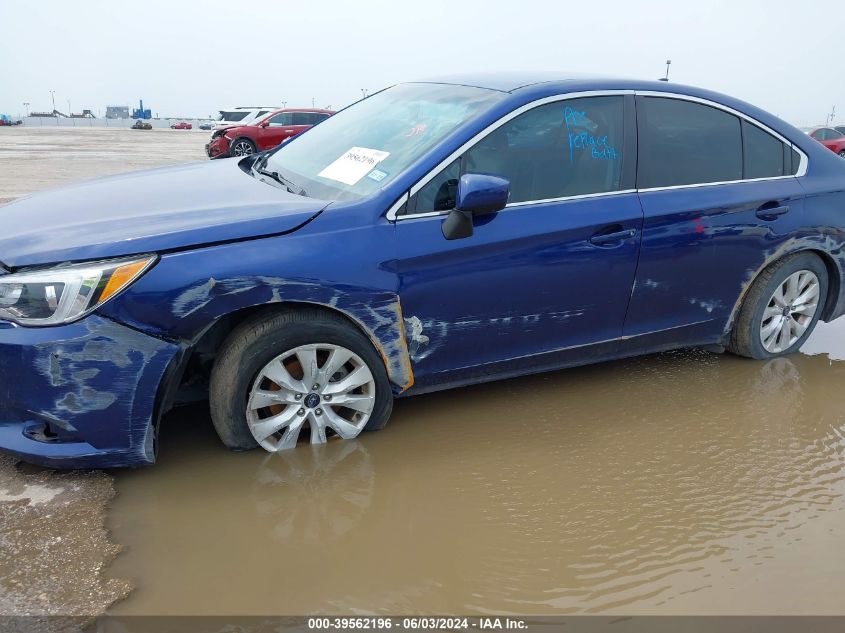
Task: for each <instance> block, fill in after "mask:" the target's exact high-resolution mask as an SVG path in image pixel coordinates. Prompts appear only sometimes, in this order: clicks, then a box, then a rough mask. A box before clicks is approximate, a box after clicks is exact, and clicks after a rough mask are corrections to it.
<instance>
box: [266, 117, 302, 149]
mask: <svg viewBox="0 0 845 633" xmlns="http://www.w3.org/2000/svg"><path fill="white" fill-rule="evenodd" d="M293 114H294V113H293V112H279V113H278V114H275V115H273V116H271V117H270V118H269V119H267V125H266V126H264V127H260V126H259V128H258V149H260V150H265V149H271V148H273V147H276V145H278V144H279V143H281V142H282V141H283V140H285V139H286V138H287V137H288V136H291V135H292V134H293Z"/></svg>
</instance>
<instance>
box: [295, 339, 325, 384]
mask: <svg viewBox="0 0 845 633" xmlns="http://www.w3.org/2000/svg"><path fill="white" fill-rule="evenodd" d="M296 357H297V358H298V359H299V364H300V365H302V382H303V383H305V389H306V390H307V391H310V390H311V387H312V386H313V385H314V383H315V382H316V381H317V376H318V375H319V373H318V371H317V350H316V349H314V348H313V347H306V348H304V349H300V350H299V351H297V352H296Z"/></svg>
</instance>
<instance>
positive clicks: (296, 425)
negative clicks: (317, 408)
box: [276, 415, 305, 451]
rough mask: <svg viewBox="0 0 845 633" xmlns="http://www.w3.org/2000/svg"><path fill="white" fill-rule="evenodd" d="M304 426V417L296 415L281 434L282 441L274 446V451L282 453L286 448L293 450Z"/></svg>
mask: <svg viewBox="0 0 845 633" xmlns="http://www.w3.org/2000/svg"><path fill="white" fill-rule="evenodd" d="M304 424H305V416H301V415H297V416H296V419H295V420H294V421H293V422H292V423H291V424H290V426H288V428H286V429H285V432H284V434H282V439H280V440H279V443H278V444H277V445H276V450H277V451H282V450H285V449H288V448H294V447H295V446H296V442H297V440H298V439H299V433H300V431H302V427H303V425H304Z"/></svg>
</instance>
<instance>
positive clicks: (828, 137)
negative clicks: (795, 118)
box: [804, 127, 845, 158]
mask: <svg viewBox="0 0 845 633" xmlns="http://www.w3.org/2000/svg"><path fill="white" fill-rule="evenodd" d="M804 131H805V132H806V133H807V134H808V135H809V136H811V137H813V138H814V139H816V140H817V141H818V142H819V143H821V144H822V145H824V146H825V147H826V148H828V149H829V150H830V151H832V152H835V153H837V154H839V155H840V156H841V157H842V158H845V134H843V133H842V132H839V131H837V130H835V129H833V128H832V127H812V128H805V129H804Z"/></svg>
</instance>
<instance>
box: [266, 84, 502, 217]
mask: <svg viewBox="0 0 845 633" xmlns="http://www.w3.org/2000/svg"><path fill="white" fill-rule="evenodd" d="M505 96H506V95H504V94H503V93H501V92H496V91H493V90H486V89H483V88H471V87H467V86H453V85H445V84H402V85H399V86H394V87H393V88H388V89H387V90H383V91H382V92H379V93H377V94H375V95H373V96H372V97H369V98H367V99H364V100H363V101H359V102H358V103H356V104H354V105H353V106H350V107H349V108H347V109H345V110H343V111H341V112H339V113H338V114H335V115H334V116H332V117H329V118H328V119H326V120H325V121H323V122H321V123H320V124H319V125H317V126H315V127H314V128H312V129H311V130H309V131H308V133H307V134H304V135H302V136H301V137H299V138H297V139H296V140H295V141H294V142H291V143H288V144H285V145H283V146H282V147H280V148H279V149H278V150H277V151H276V152H275V153H273V154H272V155H271V156H270V158H269V159H268V161H267V164H266V166H264V169H265V170H267V171H271V172H278V174H279V175H280V176H282V177H283V178H284V179H286V180H287V181H290V182H293V183H295V185H296V188H297V190H303V191H305V192H307V195H309V196H312V197H315V198H323V199H328V200H357V199H359V198H362V197H364V196H367V195H370V194H371V193H373V192H374V191H376V190H377V189H379V188H380V187H383V186H384V185H386V184H387V183H388V182H390V181H391V180H392V179H393V178H394V177H395V176H397V175H398V174H399V173H401V172H402V171H403V170H404V169H405V168H406V167H408V166H409V165H410V164H411V163H413V162H414V161H415V160H417V159H418V158H419V157H420V156H422V155H423V154H424V153H425V152H426V151H427V150H429V149H430V148H431V147H432V146H433V145H434V144H436V143H437V142H439V141H440V140H442V139H443V138H444V137H446V136H447V135H448V134H449V133H450V132H452V131H453V130H454V129H455V128H457V127H458V126H459V125H461V124H462V123H464V122H466V121H467V120H469V119H470V118H472V117H473V116H475V115H476V114H478V113H479V112H481V111H483V110H485V109H487V108H489V107H490V106H491V105H493V104H494V103H496V102H497V101H499V100H501V99H502V98H504V97H505Z"/></svg>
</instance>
